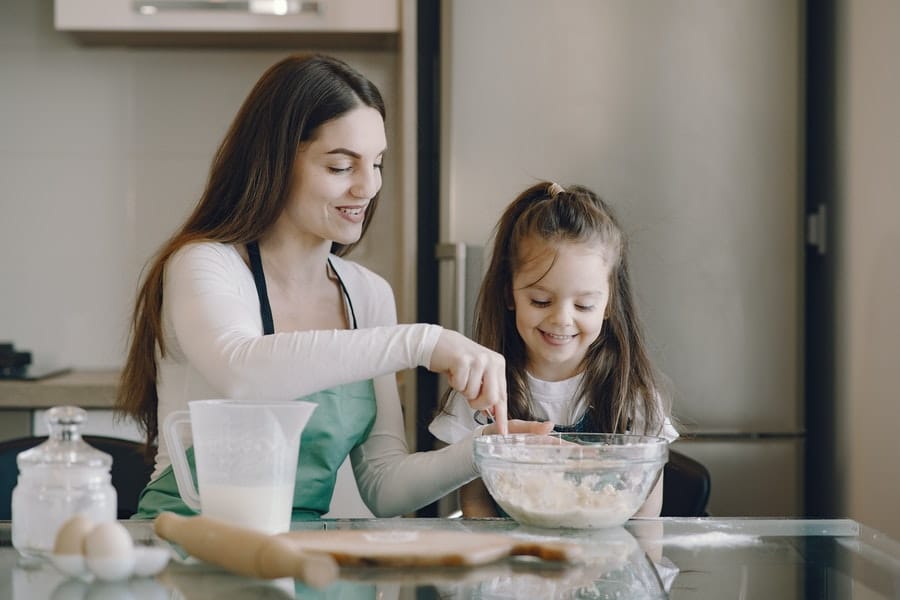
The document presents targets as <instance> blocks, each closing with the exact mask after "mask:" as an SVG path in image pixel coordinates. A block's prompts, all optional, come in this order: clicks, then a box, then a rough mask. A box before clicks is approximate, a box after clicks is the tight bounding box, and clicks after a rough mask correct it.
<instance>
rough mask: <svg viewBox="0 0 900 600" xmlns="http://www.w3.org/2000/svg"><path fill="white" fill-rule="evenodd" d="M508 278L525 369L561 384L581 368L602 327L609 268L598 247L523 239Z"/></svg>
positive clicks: (546, 379) (598, 245)
mask: <svg viewBox="0 0 900 600" xmlns="http://www.w3.org/2000/svg"><path fill="white" fill-rule="evenodd" d="M520 251H521V253H522V259H523V261H522V262H521V265H520V267H519V268H518V270H517V271H516V273H514V274H513V282H512V283H513V285H512V287H513V303H514V305H515V312H516V329H517V330H518V332H519V335H520V336H521V337H522V341H523V342H525V347H526V350H527V360H526V363H527V368H528V371H529V372H530V373H531V374H532V375H534V376H535V377H537V378H538V379H543V380H545V381H562V380H563V379H568V378H569V377H573V376H574V375H576V374H577V373H578V372H580V371H581V370H582V368H583V364H582V363H583V361H584V357H585V355H586V354H587V350H588V347H589V346H590V345H591V344H592V343H594V340H596V339H597V336H599V335H600V331H601V329H602V328H603V320H604V318H605V315H606V305H607V303H608V302H609V277H610V270H611V264H610V262H609V260H608V257H607V253H606V252H605V251H604V248H603V246H602V245H601V244H595V243H572V242H561V243H558V244H548V243H547V242H545V241H543V240H525V241H524V243H523V244H522V246H521V248H520Z"/></svg>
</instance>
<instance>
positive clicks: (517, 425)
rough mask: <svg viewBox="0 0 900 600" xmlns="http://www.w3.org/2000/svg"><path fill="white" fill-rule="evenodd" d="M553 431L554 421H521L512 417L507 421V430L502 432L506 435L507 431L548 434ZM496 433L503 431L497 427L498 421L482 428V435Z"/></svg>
mask: <svg viewBox="0 0 900 600" xmlns="http://www.w3.org/2000/svg"><path fill="white" fill-rule="evenodd" d="M551 431H553V423H551V422H549V421H543V422H541V421H520V420H519V419H512V420H510V421H509V422H508V423H507V432H502V435H506V433H531V434H536V435H547V434H548V433H550V432H551ZM496 433H501V431H500V430H499V429H498V428H497V422H496V421H495V422H493V423H491V424H489V425H487V426H485V428H484V429H482V430H481V435H494V434H496Z"/></svg>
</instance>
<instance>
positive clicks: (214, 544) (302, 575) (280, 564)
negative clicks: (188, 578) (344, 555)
mask: <svg viewBox="0 0 900 600" xmlns="http://www.w3.org/2000/svg"><path fill="white" fill-rule="evenodd" d="M153 527H154V530H155V531H156V535H158V536H159V537H161V538H163V539H164V540H168V541H170V542H174V543H176V544H178V545H179V546H181V547H182V548H184V549H185V551H187V552H188V553H189V554H190V555H191V556H193V557H195V558H198V559H200V560H202V561H205V562H208V563H212V564H214V565H218V566H220V567H222V568H224V569H227V570H229V571H231V572H233V573H238V574H239V575H246V576H248V577H258V578H262V579H276V578H279V577H293V578H295V579H299V580H300V581H303V582H304V583H306V584H307V585H310V586H312V587H315V588H324V587H326V586H327V585H328V584H330V583H331V582H332V581H334V580H335V579H337V576H338V564H337V562H335V560H334V559H333V558H332V557H331V556H329V555H327V554H316V553H312V552H304V551H302V550H300V549H298V548H296V547H295V546H294V545H293V544H291V542H290V540H289V539H287V538H284V537H278V536H274V535H267V534H265V533H260V532H258V531H253V530H251V529H246V528H244V527H236V526H234V525H230V524H228V523H225V522H223V521H220V520H218V519H211V518H209V517H204V516H196V517H182V516H179V515H176V514H175V513H171V512H164V513H162V514H160V515H159V516H158V517H156V520H155V521H154V523H153Z"/></svg>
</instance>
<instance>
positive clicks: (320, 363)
mask: <svg viewBox="0 0 900 600" xmlns="http://www.w3.org/2000/svg"><path fill="white" fill-rule="evenodd" d="M249 277H250V275H249V272H248V271H246V267H245V266H244V265H243V262H242V261H241V259H240V257H239V256H238V254H237V253H236V252H235V251H234V249H233V248H230V247H228V246H224V245H221V244H211V243H201V244H192V245H190V246H187V247H185V248H184V249H182V250H181V251H179V252H178V253H176V254H175V255H174V256H173V257H172V258H171V259H170V260H169V262H168V264H167V267H166V274H165V287H164V290H165V291H164V297H163V302H164V307H165V308H164V312H165V314H166V315H167V320H168V322H169V323H170V327H171V329H172V333H174V340H173V339H172V336H169V337H168V338H167V341H168V342H169V344H168V345H170V346H171V345H172V344H171V342H172V341H175V342H176V344H175V345H176V346H177V348H171V347H169V348H167V350H169V351H173V350H180V352H182V353H183V354H184V356H185V358H186V359H187V360H188V361H189V362H190V363H191V365H192V366H193V367H194V368H195V369H196V370H197V371H198V372H199V373H200V374H201V375H202V376H203V377H204V378H205V379H206V381H208V382H209V384H210V385H211V386H212V387H213V388H215V389H216V390H217V391H218V392H219V393H221V394H222V395H223V397H227V398H248V399H253V398H259V399H261V400H263V399H286V398H297V397H301V396H305V395H307V394H310V393H313V392H316V391H319V390H323V389H327V388H329V387H333V386H336V385H340V384H343V383H349V382H352V381H360V380H364V379H371V378H373V377H377V376H380V375H384V374H388V373H394V372H396V371H399V370H403V369H409V368H413V367H416V366H426V367H427V366H429V364H430V362H431V355H432V352H433V351H434V348H435V345H436V344H437V342H438V338H439V337H440V335H441V331H442V329H441V328H440V327H439V326H437V325H424V324H417V325H396V324H391V325H386V326H381V327H371V328H367V329H359V330H320V331H298V332H281V333H276V334H273V335H267V336H263V335H262V326H261V320H260V316H259V302H258V300H257V298H256V292H255V288H253V287H252V279H248V278H249ZM248 281H249V292H248V289H247V285H248V284H247V283H246V282H248ZM242 284H243V285H244V287H243V288H242Z"/></svg>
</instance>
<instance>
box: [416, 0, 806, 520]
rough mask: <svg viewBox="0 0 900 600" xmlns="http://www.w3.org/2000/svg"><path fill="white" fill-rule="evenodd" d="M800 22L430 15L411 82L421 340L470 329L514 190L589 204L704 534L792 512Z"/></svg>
mask: <svg viewBox="0 0 900 600" xmlns="http://www.w3.org/2000/svg"><path fill="white" fill-rule="evenodd" d="M421 6H422V3H420V7H421ZM802 8H803V7H802V3H801V2H799V1H794V0H679V1H678V2H672V1H671V0H642V1H639V2H635V1H633V0H565V1H564V2H546V1H540V0H490V1H484V0H445V1H443V2H442V3H441V4H440V9H439V14H438V15H436V16H438V17H439V18H438V19H436V22H437V25H436V27H437V29H439V40H440V41H439V51H438V52H437V54H438V55H439V56H438V58H437V60H435V61H433V64H432V65H431V68H432V69H433V70H431V71H429V65H427V64H426V65H425V66H424V68H423V67H422V66H420V77H426V78H427V77H434V81H435V83H436V85H435V89H436V90H437V91H436V92H435V93H436V96H437V100H438V102H437V106H439V109H437V113H436V117H435V121H436V123H435V126H436V128H437V131H438V135H437V136H436V137H435V152H436V155H437V161H438V171H437V173H438V174H437V175H436V176H435V179H436V183H437V188H438V194H439V202H438V208H437V209H436V210H435V213H436V214H435V215H434V218H435V219H437V222H438V225H437V229H436V230H437V236H438V240H437V242H438V243H437V244H436V248H435V255H434V257H433V259H434V261H436V263H429V264H432V265H435V264H436V265H437V270H438V271H439V273H440V275H439V278H438V284H437V285H438V292H437V296H438V302H439V305H440V319H441V322H442V324H444V325H446V326H448V327H453V328H455V329H458V330H460V331H465V332H470V324H471V310H472V306H473V303H474V297H475V294H476V293H477V286H478V282H479V281H480V275H481V273H482V271H481V270H479V269H483V265H484V264H486V262H487V258H486V256H485V257H482V254H483V253H487V252H489V250H490V245H489V244H490V235H491V232H492V228H493V226H494V224H495V223H496V221H497V219H498V218H499V215H500V213H501V211H502V209H503V208H504V207H505V206H506V205H507V204H508V203H509V202H510V201H511V200H512V199H513V198H514V197H515V196H516V195H517V194H518V193H519V192H520V191H521V190H523V189H525V188H526V187H528V186H529V185H531V184H532V183H534V182H536V181H538V180H543V179H548V180H553V181H556V182H558V183H560V184H562V185H567V184H573V183H579V184H584V185H587V186H589V187H591V188H592V189H594V190H595V191H596V192H598V193H599V194H600V195H601V196H602V197H604V198H605V199H606V200H608V201H609V202H610V203H611V204H612V205H613V206H614V208H615V210H616V211H617V215H618V217H619V220H620V221H621V223H622V224H623V226H624V229H625V231H626V234H627V236H628V239H629V252H630V260H631V275H632V278H633V283H634V288H635V291H636V299H637V305H638V307H639V311H640V315H641V317H642V321H643V324H644V328H645V332H646V334H647V339H648V342H649V345H650V352H651V355H652V357H653V359H654V361H655V363H656V365H657V366H658V367H659V369H660V370H661V371H662V372H663V373H664V374H665V376H666V377H667V378H668V380H669V381H670V387H671V389H672V392H673V398H672V402H673V409H672V410H673V416H674V418H675V421H676V427H677V428H678V429H679V431H680V432H681V438H680V439H679V440H678V441H676V442H675V443H674V445H673V448H674V449H677V450H679V451H681V452H683V453H685V454H687V455H689V456H692V457H694V458H696V459H698V460H699V461H701V462H702V463H703V464H704V465H705V466H706V467H707V468H708V469H709V471H710V473H711V476H712V490H711V497H710V503H709V512H710V514H711V515H713V516H791V515H802V514H803V472H804V469H803V456H804V439H805V432H804V410H803V389H802V387H803V373H802V355H803V348H802V344H803V330H802V329H803V320H802V316H803V267H802V265H803V253H804V247H805V241H804V228H805V225H806V224H805V218H804V216H803V189H802V186H803V177H802V170H803V165H802V162H803V159H802V157H803V148H802V139H803V129H802V128H803V122H804V119H803V97H802V90H803V87H802V78H803V68H802V64H803V63H802V61H803V56H802V54H803V32H802V24H803V18H802V17H803V15H802ZM420 10H421V8H420ZM421 22H422V20H421V19H420V25H421ZM419 35H420V36H422V35H427V32H423V31H422V30H421V29H420V31H419ZM420 85H421V84H420ZM426 85H427V84H426ZM420 106H421V105H420ZM427 200H428V199H427V198H426V200H425V201H427ZM432 201H433V199H432ZM422 202H423V200H422V199H421V198H420V207H421V206H422V204H421V203H422ZM430 258H431V257H429V259H430ZM420 260H421V259H420ZM420 285H422V284H420ZM420 292H421V293H426V290H422V289H421V288H420ZM420 306H421V304H420Z"/></svg>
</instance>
